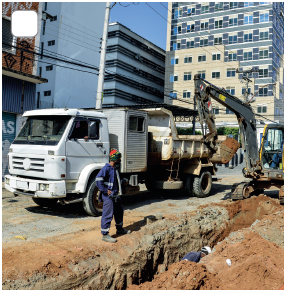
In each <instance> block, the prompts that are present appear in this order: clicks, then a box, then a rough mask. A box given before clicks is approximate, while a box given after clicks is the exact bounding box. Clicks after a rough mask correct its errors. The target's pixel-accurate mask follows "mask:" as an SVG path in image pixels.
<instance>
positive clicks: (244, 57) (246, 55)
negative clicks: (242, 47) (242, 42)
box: [243, 52, 252, 61]
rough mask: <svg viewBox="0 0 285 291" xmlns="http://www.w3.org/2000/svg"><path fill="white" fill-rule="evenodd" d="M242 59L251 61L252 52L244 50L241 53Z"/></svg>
mask: <svg viewBox="0 0 285 291" xmlns="http://www.w3.org/2000/svg"><path fill="white" fill-rule="evenodd" d="M243 60H244V61H251V60H252V52H244V53H243Z"/></svg>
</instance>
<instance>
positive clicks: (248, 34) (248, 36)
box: [243, 31, 252, 42]
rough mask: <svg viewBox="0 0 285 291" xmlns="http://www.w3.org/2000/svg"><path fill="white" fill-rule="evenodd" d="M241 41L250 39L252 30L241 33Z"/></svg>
mask: <svg viewBox="0 0 285 291" xmlns="http://www.w3.org/2000/svg"><path fill="white" fill-rule="evenodd" d="M243 41H244V42H250V41H252V32H248V31H245V32H244V35H243Z"/></svg>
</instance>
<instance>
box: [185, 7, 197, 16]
mask: <svg viewBox="0 0 285 291" xmlns="http://www.w3.org/2000/svg"><path fill="white" fill-rule="evenodd" d="M187 14H188V16H191V15H195V7H189V8H188V10H187Z"/></svg>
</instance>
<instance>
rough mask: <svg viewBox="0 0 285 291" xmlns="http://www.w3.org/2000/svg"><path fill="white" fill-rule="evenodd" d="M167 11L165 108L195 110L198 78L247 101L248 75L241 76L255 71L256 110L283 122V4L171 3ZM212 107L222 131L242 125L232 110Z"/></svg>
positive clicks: (253, 74)
mask: <svg viewBox="0 0 285 291" xmlns="http://www.w3.org/2000/svg"><path fill="white" fill-rule="evenodd" d="M168 10H169V12H168V29H167V47H166V51H167V52H166V64H165V67H166V70H165V92H166V96H165V102H166V103H170V104H174V105H180V106H186V107H190V108H193V102H194V98H193V97H194V81H193V79H194V75H195V74H199V75H200V76H201V77H202V78H204V79H206V80H207V81H209V82H210V83H212V84H214V85H216V86H218V87H221V88H225V89H226V90H227V92H229V93H230V94H232V95H234V96H236V97H238V98H240V99H241V100H245V94H244V93H245V90H246V83H245V81H244V80H243V79H242V77H243V75H244V74H242V73H237V72H236V70H237V69H238V70H239V71H245V70H248V69H251V68H256V69H259V72H253V73H251V75H250V76H249V77H250V80H251V82H249V85H248V86H249V93H252V94H253V95H255V97H256V101H255V102H254V103H251V104H252V107H253V109H254V111H255V112H256V113H257V114H259V115H262V116H264V117H266V118H268V119H270V120H274V121H277V122H278V121H281V122H283V120H284V119H283V114H284V107H283V102H284V101H283V98H284V26H283V25H284V3H283V2H199V3H198V2H172V3H171V2H169V6H168ZM170 23H171V24H170ZM213 107H214V113H215V115H216V123H217V125H218V126H222V125H223V126H225V125H229V124H233V125H237V121H236V116H235V115H234V114H233V113H232V112H231V111H230V110H228V109H226V108H225V107H224V106H221V105H220V104H219V103H217V102H214V101H213ZM259 115H257V120H264V119H263V118H261V117H260V116H259ZM264 121H265V122H268V121H266V120H264Z"/></svg>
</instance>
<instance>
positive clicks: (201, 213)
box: [3, 195, 282, 290]
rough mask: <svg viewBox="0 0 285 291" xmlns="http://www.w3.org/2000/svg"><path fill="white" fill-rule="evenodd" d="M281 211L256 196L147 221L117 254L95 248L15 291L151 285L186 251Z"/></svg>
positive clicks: (221, 239) (217, 241)
mask: <svg viewBox="0 0 285 291" xmlns="http://www.w3.org/2000/svg"><path fill="white" fill-rule="evenodd" d="M280 210H282V208H281V207H280V205H279V203H278V201H277V200H275V199H271V198H268V197H266V196H264V195H260V196H258V197H252V198H250V199H247V200H242V201H236V202H229V201H224V202H221V203H219V204H212V205H206V206H200V207H199V208H198V209H197V210H195V211H192V212H185V213H183V214H179V215H177V216H176V217H173V218H172V219H169V218H167V219H159V220H155V221H154V220H151V219H147V220H146V221H148V223H146V222H145V223H144V222H141V229H140V231H137V232H133V233H132V235H130V238H129V241H128V243H127V244H126V245H117V244H118V243H119V242H118V243H117V244H116V245H117V246H116V248H115V249H112V247H110V248H109V249H106V248H105V249H104V250H103V249H98V250H97V251H96V255H94V256H92V257H89V258H88V259H86V260H81V261H79V262H78V264H75V265H74V264H69V265H68V270H66V272H65V273H62V274H60V275H59V276H57V277H56V278H52V277H48V276H46V275H45V274H43V273H38V274H35V275H33V278H30V280H29V282H30V283H29V287H27V285H25V284H24V282H23V281H22V282H21V284H20V285H21V286H20V285H18V286H19V287H20V289H85V290H86V289H89V290H91V289H93V290H94V289H95V290H99V289H101V290H102V289H127V288H128V286H130V285H131V284H141V283H144V282H146V281H152V280H153V278H154V276H155V275H157V274H160V273H162V272H164V271H166V270H168V269H169V267H170V265H171V264H173V263H177V262H179V261H180V260H181V258H182V257H183V256H184V255H185V254H186V253H187V252H189V251H198V250H199V249H200V248H201V247H202V246H203V245H208V246H210V247H214V246H216V245H217V244H218V243H219V242H221V241H223V240H224V239H225V238H226V237H228V236H229V234H230V233H232V232H234V231H237V230H240V229H243V228H247V227H250V226H251V225H252V224H253V223H254V222H255V221H256V220H261V219H262V218H263V217H264V216H265V215H268V214H271V213H274V212H276V211H280ZM31 282H34V283H33V284H31ZM6 287H8V286H6ZM6 287H5V289H6ZM3 289H4V288H3Z"/></svg>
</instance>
